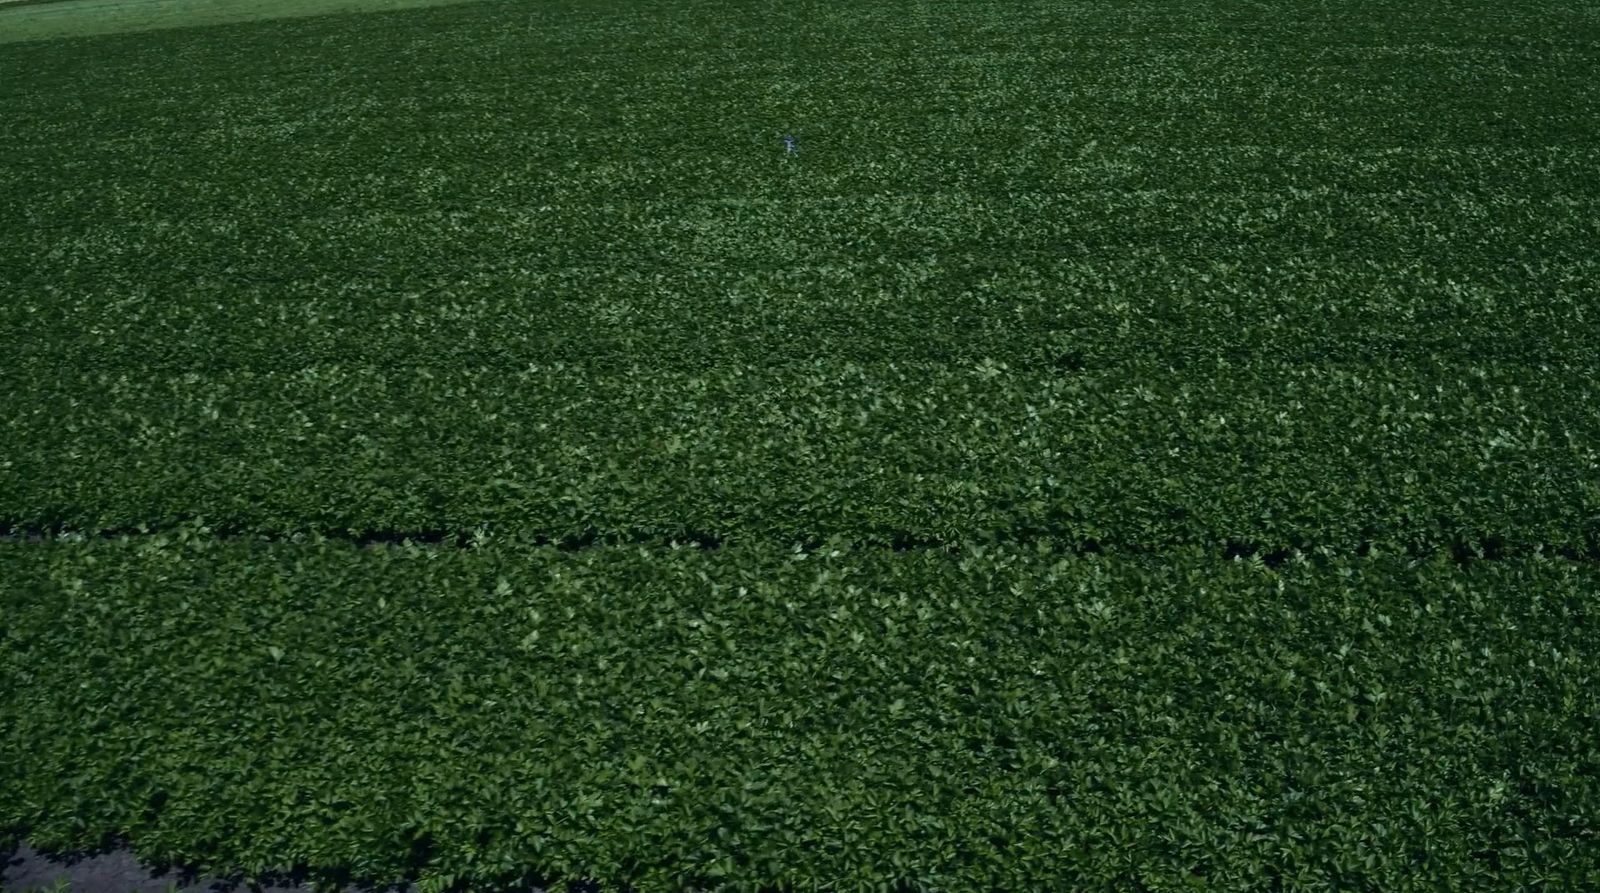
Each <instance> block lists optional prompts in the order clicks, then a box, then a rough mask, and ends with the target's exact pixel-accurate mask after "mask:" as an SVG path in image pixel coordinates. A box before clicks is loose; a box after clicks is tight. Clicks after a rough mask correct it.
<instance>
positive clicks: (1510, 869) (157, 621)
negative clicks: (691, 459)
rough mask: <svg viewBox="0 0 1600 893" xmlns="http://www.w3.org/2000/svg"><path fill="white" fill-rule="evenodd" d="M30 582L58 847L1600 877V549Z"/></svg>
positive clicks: (111, 563) (851, 560)
mask: <svg viewBox="0 0 1600 893" xmlns="http://www.w3.org/2000/svg"><path fill="white" fill-rule="evenodd" d="M0 577H3V578H4V579H6V580H7V581H8V583H7V586H5V587H4V588H0V599H3V600H4V601H3V603H0V610H3V613H4V615H5V616H6V623H5V624H4V625H3V626H0V726H3V727H4V728H5V729H6V730H7V731H6V734H5V735H3V736H0V790H3V791H5V792H6V793H7V796H6V797H5V798H3V799H0V828H3V827H26V828H29V829H31V830H30V834H31V835H32V836H33V839H34V840H35V841H36V842H37V843H39V844H40V845H46V846H75V845H85V844H92V843H94V842H97V841H98V840H99V839H100V838H101V835H118V836H121V837H123V838H124V839H128V840H131V841H132V843H133V845H134V847H135V849H136V850H137V851H138V852H139V853H140V854H141V855H142V856H144V857H146V858H150V859H157V860H159V859H172V860H177V861H179V862H188V863H190V864H199V865H201V866H202V867H204V868H209V869H212V870H214V871H218V872H223V871H228V870H233V869H238V870H243V871H250V872H257V873H260V872H266V871H288V870H290V869H292V868H294V867H295V866H296V864H299V865H301V866H311V867H313V868H321V869H325V870H330V871H331V870H335V869H342V870H344V871H346V872H348V873H349V874H348V875H347V876H352V877H355V878H364V877H365V878H371V879H374V880H376V881H379V882H386V881H389V880H394V879H396V878H398V877H400V876H401V875H404V874H406V873H407V872H413V873H420V874H422V875H424V876H426V875H430V874H448V875H451V876H457V877H460V878H464V879H467V880H470V881H473V882H475V883H479V884H493V883H506V882H508V881H509V880H511V879H513V878H515V877H519V876H521V874H522V872H524V871H526V870H528V869H530V868H534V869H537V870H539V871H540V872H542V873H543V874H544V875H545V877H546V880H549V879H550V878H555V879H566V880H573V879H579V878H585V877H587V878H594V879H599V880H602V881H607V882H616V881H630V882H633V883H634V884H636V885H637V889H639V890H646V891H652V890H681V889H687V888H690V887H691V886H692V885H694V884H696V883H698V884H700V885H702V887H704V888H716V889H740V890H754V889H758V888H760V889H769V888H772V887H773V886H776V885H787V887H788V888H790V889H796V890H830V891H854V890H869V889H885V887H884V886H883V885H885V884H892V883H895V882H904V883H905V884H907V885H909V888H914V889H928V890H957V889H963V890H965V889H1009V890H1028V889H1060V888H1063V887H1069V888H1071V889H1078V890H1098V889H1130V888H1136V887H1140V888H1142V889H1148V890H1160V891H1173V890H1187V889H1215V890H1240V889H1258V888H1264V885H1265V884H1266V883H1267V881H1268V880H1269V879H1271V878H1280V879H1281V882H1282V883H1283V884H1284V887H1285V888H1286V889H1313V888H1316V889H1330V888H1334V887H1339V888H1350V889H1382V890H1388V891H1406V890H1436V889H1442V888H1443V887H1442V886H1441V885H1443V886H1444V887H1448V888H1449V889H1453V890H1478V889H1484V890H1489V889H1494V890H1504V889H1508V888H1510V887H1511V886H1514V885H1517V884H1523V885H1528V886H1533V887H1537V886H1539V885H1541V884H1554V885H1556V886H1563V885H1564V886H1563V888H1565V889H1578V888H1584V887H1588V886H1592V885H1594V884H1595V883H1597V882H1600V860H1597V858H1596V854H1597V853H1600V839H1597V837H1596V835H1597V833H1600V827H1597V826H1596V825H1595V823H1594V816H1595V814H1596V811H1597V810H1600V750H1597V742H1600V725H1597V718H1600V700H1597V692H1600V677H1597V671H1600V649H1597V645H1596V640H1595V638H1594V636H1593V635H1591V634H1590V631H1591V630H1592V628H1593V627H1594V625H1595V624H1596V623H1597V622H1600V616H1597V614H1596V612H1597V610H1600V608H1597V606H1600V599H1597V598H1596V596H1597V595H1600V577H1597V576H1596V573H1595V569H1594V568H1593V567H1592V566H1583V565H1577V564H1573V563H1569V562H1564V561H1554V560H1526V561H1523V560H1513V561H1504V562H1495V563H1486V564H1476V565H1473V566H1471V567H1470V568H1461V567H1457V566H1455V565H1453V564H1451V563H1449V562H1448V561H1443V560H1440V561H1433V562H1423V563H1416V562H1408V561H1405V560H1402V559H1397V558H1379V557H1377V556H1374V557H1370V558H1366V559H1357V560H1351V561H1343V562H1334V563H1332V564H1329V565H1326V566H1318V565H1314V564H1309V563H1306V564H1302V563H1293V562H1291V563H1290V564H1288V565H1285V566H1284V567H1283V568H1281V569H1279V570H1278V571H1269V570H1266V569H1265V568H1263V567H1261V566H1260V565H1255V564H1250V563H1246V562H1218V561H1216V560H1215V559H1214V557H1213V556H1210V555H1206V554H1200V553H1180V554H1175V555H1172V556H1169V557H1168V558H1167V559H1166V560H1163V561H1161V562H1147V561H1144V560H1129V559H1115V558H1109V557H1106V556H1089V557H1080V558H1072V557H1061V556H1059V555H1052V554H1049V553H1047V552H1045V551H1043V550H1035V549H1014V548H990V549H987V550H985V549H981V548H972V549H969V550H967V551H965V552H962V553H961V554H947V553H941V552H934V551H920V550H919V551H911V552H900V553H896V552H891V551H887V550H879V549H852V547H851V546H850V544H847V543H844V542H842V541H836V542H833V543H829V544H827V545H826V546H825V547H824V548H822V549H819V550H816V551H814V552H799V551H796V552H790V551H786V550H781V549H772V550H769V549H749V548H728V549H722V550H718V551H703V550H697V549H679V550H644V549H633V548H597V549H588V550H582V551H579V552H559V551H556V550H554V549H548V548H544V549H522V548H510V547H504V546H495V545H493V544H490V545H488V546H487V547H485V548H482V549H476V550H425V549H415V548H413V549H398V548H380V549H374V550H360V549H354V548H351V547H348V546H344V545H339V544H332V543H324V544H321V545H316V544H310V543H306V544H299V545H292V544H280V545H266V544H260V543H253V542H250V541H245V540H234V541H227V542H224V541H218V540H216V539H213V538H211V537H207V536H199V535H194V533H193V532H192V531H191V532H186V533H184V534H182V535H176V536H147V537H138V538H134V539H128V540H111V541H94V540H91V541H86V542H67V541H52V542H48V543H43V544H34V545H19V544H0ZM1141 885H1142V887H1141Z"/></svg>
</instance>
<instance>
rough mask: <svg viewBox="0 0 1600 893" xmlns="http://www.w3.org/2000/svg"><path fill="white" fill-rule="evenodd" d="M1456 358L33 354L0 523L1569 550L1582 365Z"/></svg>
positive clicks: (1589, 413) (1589, 430) (1583, 472)
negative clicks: (54, 370)
mask: <svg viewBox="0 0 1600 893" xmlns="http://www.w3.org/2000/svg"><path fill="white" fill-rule="evenodd" d="M1581 372H1582V370H1581V369H1579V370H1574V369H1571V368H1547V369H1545V370H1539V369H1536V368H1530V367H1529V366H1527V365H1524V364H1512V363H1484V364H1482V365H1478V366H1475V367H1471V368H1467V369H1458V368H1453V367H1451V366H1449V365H1447V364H1436V365H1435V366H1434V367H1433V368H1432V369H1429V368H1426V367H1422V366H1420V365H1419V364H1417V363H1410V364H1386V363H1384V362H1382V361H1374V362H1372V363H1368V364H1338V363H1325V364H1318V365H1309V364H1308V365H1283V366H1273V365H1264V366H1262V365H1239V366H1233V365H1222V364H1218V365H1217V366H1214V367H1212V368H1210V369H1209V370H1207V371H1206V372H1205V374H1203V375H1196V374H1195V373H1194V371H1192V370H1177V371H1173V370H1164V369H1160V368H1151V367H1145V368H1142V369H1136V370H1131V371H1130V370H1126V369H1123V370H1116V371H1113V372H1081V373H1077V374H1058V373H1055V372H1041V371H1040V370H1038V369H1036V368H1028V367H1022V368H1016V367H1012V366H1009V365H1008V364H1005V363H996V362H993V361H988V362H983V363H973V364H970V365H960V366H956V365H952V364H927V363H923V364H909V363H908V364H900V363H895V362H881V363H877V364H872V365H857V364H854V363H850V362H837V361H835V362H825V361H820V360H819V361H814V362H811V363H805V362H795V363H790V364H786V365H781V366H770V367H755V366H743V365H732V366H721V367H710V368H707V369H704V370H700V371H693V372H683V371H675V372H670V373H667V372H662V371H660V370H657V369H654V368H651V367H650V366H649V365H647V364H643V363H641V364H636V365H634V366H632V367H628V368H622V369H609V370H595V369H590V368H585V367H584V366H578V365H574V366H566V365H562V364H553V365H538V364H529V365H528V366H526V367H523V368H506V367H500V368H495V367H480V368H475V369H449V368H439V367H434V366H429V365H418V366H416V367H412V368H402V369H383V368H374V367H365V366H357V365H349V366H345V365H326V366H316V367H310V368H307V369H305V370H302V371H301V372H299V373H295V374H281V373H268V374H253V373H249V372H215V373H209V374H198V373H193V374H188V375H182V376H165V375H162V376H137V375H129V374H126V373H118V374H113V373H98V374H83V375H77V376H68V375H62V376H60V377H59V378H56V379H50V378H46V377H44V376H38V377H35V378H32V379H28V380H27V386H26V387H25V389H24V393H25V395H26V401H27V402H26V404H25V405H17V404H15V403H14V404H13V409H12V410H11V413H10V415H9V417H8V418H6V419H5V420H4V422H3V424H0V456H3V457H4V458H3V460H0V505H3V506H5V507H6V510H7V511H8V512H10V517H9V518H7V519H6V522H7V523H8V524H9V525H10V526H12V527H15V528H20V529H24V530H40V529H67V530H91V531H92V530H126V531H131V530H134V529H137V528H138V527H139V526H141V525H147V524H148V525H157V526H160V525H170V524H175V523H180V522H183V521H185V520H188V519H193V518H196V517H199V518H203V519H205V521H206V522H207V523H209V524H211V525H213V526H214V527H216V528H218V529H221V530H228V531H233V532H248V533H258V534H268V535H291V534H294V533H298V532H313V531H315V532H322V533H325V534H330V535H340V534H345V533H356V534H361V533H372V532H383V531H419V532H420V531H454V532H460V533H465V532H469V531H472V530H474V529H476V528H478V527H486V528H488V529H490V530H496V531H499V532H501V533H505V534H518V535H525V536H545V537H549V538H551V539H565V540H586V539H593V538H599V539H602V540H605V539H612V540H635V539H659V540H662V541H664V540H665V539H667V538H671V537H678V538H713V539H718V540H726V541H730V542H739V541H753V540H764V541H770V542H776V543H783V544H789V543H795V542H810V541H814V540H820V539H823V538H826V537H828V536H830V535H835V534H838V535H843V536H847V537H852V538H860V539H864V540H871V541H875V542H878V543H880V544H889V543H892V542H897V541H912V542H939V543H959V542H963V541H966V540H968V539H974V538H989V537H994V538H1000V539H1030V538H1039V537H1043V538H1055V539H1064V540H1070V541H1075V542H1076V541H1083V540H1092V541H1097V542H1099V543H1100V544H1101V545H1102V546H1104V547H1106V548H1115V549H1132V550H1147V549H1162V548H1167V547H1169V546H1182V545H1193V546H1201V547H1206V548H1214V549H1221V548H1223V547H1224V546H1225V545H1226V544H1227V543H1229V542H1237V543H1244V544H1249V545H1252V546H1255V547H1259V548H1262V549H1264V550H1267V551H1273V550H1277V549H1288V548H1296V547H1300V548H1307V549H1310V548H1315V547H1318V546H1324V547H1329V548H1332V549H1334V550H1337V551H1353V550H1355V549H1357V548H1358V547H1359V546H1360V545H1361V544H1363V543H1372V544H1377V545H1380V546H1383V547H1387V548H1392V549H1413V550H1414V549H1423V550H1427V549H1434V548H1441V547H1448V546H1449V545H1451V544H1452V543H1454V542H1458V541H1468V542H1477V541H1479V540H1483V539H1491V540H1497V541H1498V542H1499V544H1500V546H1501V547H1503V548H1504V549H1505V550H1506V551H1508V552H1511V553H1516V552H1525V551H1530V550H1533V549H1535V548H1537V547H1539V546H1541V545H1542V546H1544V547H1546V548H1547V549H1550V550H1566V551H1568V552H1581V553H1588V554H1592V553H1593V549H1594V547H1595V536H1596V534H1597V520H1600V446H1597V445H1600V415H1597V413H1596V412H1595V409H1594V407H1596V406H1600V377H1596V376H1594V375H1592V374H1588V375H1585V374H1580V373H1581Z"/></svg>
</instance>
